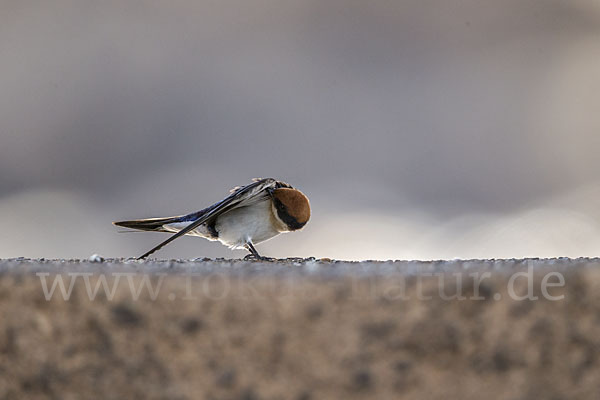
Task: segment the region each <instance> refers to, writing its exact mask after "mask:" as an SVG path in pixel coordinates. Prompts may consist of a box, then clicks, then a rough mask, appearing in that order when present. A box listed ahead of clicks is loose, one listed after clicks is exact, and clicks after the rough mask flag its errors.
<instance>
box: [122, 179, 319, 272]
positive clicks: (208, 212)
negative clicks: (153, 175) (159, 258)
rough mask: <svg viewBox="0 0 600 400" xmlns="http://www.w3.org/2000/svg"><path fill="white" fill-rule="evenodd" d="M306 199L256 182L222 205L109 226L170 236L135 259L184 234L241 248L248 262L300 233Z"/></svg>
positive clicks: (281, 186)
mask: <svg viewBox="0 0 600 400" xmlns="http://www.w3.org/2000/svg"><path fill="white" fill-rule="evenodd" d="M310 214H311V209H310V202H309V200H308V197H306V195H304V193H302V192H301V191H300V190H298V189H296V188H294V187H293V186H291V185H289V184H287V183H285V182H282V181H278V180H276V179H274V178H255V179H253V180H252V183H250V184H248V185H246V186H238V187H235V188H233V189H232V190H231V191H230V194H229V196H227V197H226V198H224V199H223V200H221V201H219V202H217V203H215V204H213V205H211V206H210V207H207V208H205V209H202V210H200V211H196V212H193V213H190V214H186V215H179V216H174V217H166V218H146V219H135V220H129V221H116V222H113V224H114V225H116V226H121V227H125V228H131V229H134V230H138V231H153V232H168V233H173V235H172V236H170V237H169V238H168V239H166V240H164V241H163V242H161V243H159V244H158V245H156V246H155V247H153V248H152V249H150V250H148V251H147V252H146V253H144V254H142V255H141V256H140V257H138V259H144V258H146V257H148V256H149V255H151V254H152V253H154V252H156V251H157V250H160V249H161V248H162V247H164V246H165V245H167V244H169V243H171V242H172V241H173V240H175V239H177V238H178V237H181V236H183V235H190V236H199V237H202V238H205V239H208V240H211V241H219V242H221V243H222V244H224V245H225V246H228V247H229V248H230V249H232V250H233V249H242V248H245V249H246V250H248V251H249V252H250V254H248V255H247V256H246V258H247V259H249V258H254V259H258V260H263V259H267V258H266V257H262V256H261V255H260V254H259V253H258V251H257V250H256V248H255V247H254V245H255V244H258V243H262V242H264V241H267V240H269V239H271V238H273V237H275V236H277V235H279V234H280V233H285V232H293V231H298V230H300V229H302V228H303V227H304V226H305V225H306V223H307V222H308V220H309V219H310Z"/></svg>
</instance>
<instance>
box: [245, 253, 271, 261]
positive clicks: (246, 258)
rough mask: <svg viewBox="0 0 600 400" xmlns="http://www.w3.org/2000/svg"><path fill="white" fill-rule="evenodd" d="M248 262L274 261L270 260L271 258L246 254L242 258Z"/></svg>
mask: <svg viewBox="0 0 600 400" xmlns="http://www.w3.org/2000/svg"><path fill="white" fill-rule="evenodd" d="M250 260H254V261H274V260H275V259H274V258H272V257H263V256H255V255H254V254H248V255H247V256H246V257H244V261H250Z"/></svg>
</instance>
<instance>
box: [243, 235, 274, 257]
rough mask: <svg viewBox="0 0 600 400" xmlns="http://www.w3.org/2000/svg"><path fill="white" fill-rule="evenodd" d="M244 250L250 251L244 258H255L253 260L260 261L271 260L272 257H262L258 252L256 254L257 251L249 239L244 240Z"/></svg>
mask: <svg viewBox="0 0 600 400" xmlns="http://www.w3.org/2000/svg"><path fill="white" fill-rule="evenodd" d="M244 247H246V250H248V251H249V252H250V254H248V255H247V256H246V257H244V260H249V259H255V260H262V261H266V260H272V258H269V257H263V256H261V255H260V254H258V251H256V249H255V248H254V245H253V244H252V242H251V241H250V240H248V241H247V242H246V246H244Z"/></svg>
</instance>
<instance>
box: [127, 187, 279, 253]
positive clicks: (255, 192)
mask: <svg viewBox="0 0 600 400" xmlns="http://www.w3.org/2000/svg"><path fill="white" fill-rule="evenodd" d="M279 187H291V186H290V185H288V184H287V183H284V182H279V181H276V180H275V179H272V178H265V179H255V180H254V182H252V183H251V184H249V185H247V186H243V187H239V188H235V189H234V190H233V192H232V193H231V194H230V195H229V196H227V197H226V198H225V199H223V200H221V201H219V202H218V203H215V204H213V205H212V206H210V207H208V208H206V209H204V210H202V214H201V215H200V216H199V217H198V219H196V220H195V221H192V222H191V223H190V224H189V225H188V226H186V227H185V228H183V229H182V230H180V231H179V232H177V233H175V234H174V235H173V236H171V237H170V238H168V239H167V240H165V241H164V242H162V243H160V244H159V245H157V246H156V247H154V248H152V249H151V250H149V251H147V252H146V253H144V254H143V255H141V256H140V257H139V258H138V260H139V259H142V258H146V257H148V256H149V255H150V254H152V253H154V252H155V251H157V250H159V249H161V248H162V247H164V246H165V245H167V244H169V243H171V242H172V241H173V240H175V239H177V238H178V237H181V236H183V235H185V234H186V233H188V232H190V231H192V230H194V229H196V228H197V227H198V226H200V225H202V224H204V223H205V222H207V221H209V220H211V219H213V218H216V217H218V216H219V215H221V214H223V213H225V212H227V211H230V210H232V209H234V208H238V207H245V206H249V205H251V204H255V203H257V202H259V201H262V200H264V199H265V198H266V197H268V196H269V195H270V191H271V190H273V189H276V188H279Z"/></svg>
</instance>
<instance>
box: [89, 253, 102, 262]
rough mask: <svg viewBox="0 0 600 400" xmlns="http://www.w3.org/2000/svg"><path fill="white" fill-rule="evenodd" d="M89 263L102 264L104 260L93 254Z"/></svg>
mask: <svg viewBox="0 0 600 400" xmlns="http://www.w3.org/2000/svg"><path fill="white" fill-rule="evenodd" d="M88 261H89V262H93V263H101V262H104V258H102V257H100V256H99V255H98V254H92V255H91V256H90V258H88Z"/></svg>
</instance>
